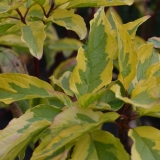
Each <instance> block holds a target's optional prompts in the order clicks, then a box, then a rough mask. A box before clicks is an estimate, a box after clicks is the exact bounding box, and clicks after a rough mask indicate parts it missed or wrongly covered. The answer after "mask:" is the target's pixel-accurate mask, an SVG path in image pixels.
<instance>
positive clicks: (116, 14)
mask: <svg viewBox="0 0 160 160" xmlns="http://www.w3.org/2000/svg"><path fill="white" fill-rule="evenodd" d="M111 12H112V13H113V14H114V16H115V17H116V20H117V22H118V23H120V24H123V22H122V19H121V17H120V16H119V14H118V13H117V12H116V10H115V9H114V8H113V7H109V9H108V10H107V12H106V17H107V19H108V21H109V23H110V24H111V26H112V30H114V29H116V26H115V22H114V19H113V17H112V14H111Z"/></svg>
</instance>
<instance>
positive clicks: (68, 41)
mask: <svg viewBox="0 0 160 160" xmlns="http://www.w3.org/2000/svg"><path fill="white" fill-rule="evenodd" d="M82 45H83V43H82V42H80V41H79V40H77V39H74V38H63V39H60V40H57V41H56V42H55V43H53V42H52V44H51V45H50V46H49V47H50V49H52V50H55V51H63V55H64V56H65V57H69V56H70V55H71V54H72V52H73V51H77V50H78V49H79V48H80V47H81V46H82Z"/></svg>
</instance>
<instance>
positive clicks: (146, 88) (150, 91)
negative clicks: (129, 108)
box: [111, 77, 160, 108]
mask: <svg viewBox="0 0 160 160" xmlns="http://www.w3.org/2000/svg"><path fill="white" fill-rule="evenodd" d="M159 83H160V78H159V77H150V78H149V79H147V80H141V81H140V82H138V83H137V84H136V87H135V89H134V90H133V91H132V94H131V98H130V99H129V98H128V97H123V96H122V95H121V91H120V86H118V85H114V86H112V87H111V89H112V91H113V92H115V94H116V97H117V98H119V99H121V100H122V101H124V102H126V103H129V104H132V105H134V106H136V107H143V108H151V107H153V106H154V105H156V104H158V103H159V95H160V86H159Z"/></svg>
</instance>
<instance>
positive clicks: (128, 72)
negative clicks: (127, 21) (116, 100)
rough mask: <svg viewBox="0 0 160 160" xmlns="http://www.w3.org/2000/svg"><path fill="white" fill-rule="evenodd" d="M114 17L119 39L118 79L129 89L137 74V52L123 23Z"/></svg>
mask: <svg viewBox="0 0 160 160" xmlns="http://www.w3.org/2000/svg"><path fill="white" fill-rule="evenodd" d="M112 15H113V14H112ZM113 19H114V21H115V24H116V32H117V39H118V40H117V42H118V52H119V53H118V63H119V72H120V73H119V75H118V79H119V80H120V81H121V82H122V84H123V85H124V87H125V89H128V87H129V84H130V82H131V81H132V80H133V79H134V77H135V75H136V66H137V53H136V51H135V48H134V46H133V43H132V40H131V37H130V36H129V34H128V32H127V30H125V29H124V28H123V27H122V25H120V24H119V23H117V21H116V19H115V17H114V15H113Z"/></svg>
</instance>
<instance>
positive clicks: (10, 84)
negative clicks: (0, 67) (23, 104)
mask: <svg viewBox="0 0 160 160" xmlns="http://www.w3.org/2000/svg"><path fill="white" fill-rule="evenodd" d="M0 93H1V97H0V101H1V102H4V103H6V104H9V103H12V102H14V101H19V100H23V99H31V98H45V97H57V98H59V99H60V100H62V101H63V102H64V104H65V105H66V106H69V107H71V106H72V102H71V100H70V98H69V97H68V96H66V95H65V94H63V93H61V92H56V91H54V90H53V88H52V86H51V85H50V84H49V83H47V82H45V81H42V80H40V79H38V78H36V77H32V76H29V75H26V74H0Z"/></svg>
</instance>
